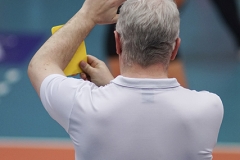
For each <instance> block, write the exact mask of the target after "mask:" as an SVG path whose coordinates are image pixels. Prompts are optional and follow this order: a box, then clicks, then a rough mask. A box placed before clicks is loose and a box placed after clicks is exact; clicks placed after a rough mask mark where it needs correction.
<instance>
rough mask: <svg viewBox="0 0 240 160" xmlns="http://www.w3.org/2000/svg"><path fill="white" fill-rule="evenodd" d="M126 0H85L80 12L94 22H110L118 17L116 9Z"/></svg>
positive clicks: (113, 21)
mask: <svg viewBox="0 0 240 160" xmlns="http://www.w3.org/2000/svg"><path fill="white" fill-rule="evenodd" d="M124 1H126V0H85V2H84V4H83V6H82V8H81V12H83V13H87V15H88V16H89V18H90V19H92V21H93V22H94V23H95V24H112V23H116V22H117V19H118V14H117V10H118V7H119V6H120V5H122V4H123V2H124Z"/></svg>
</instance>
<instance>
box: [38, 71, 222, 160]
mask: <svg viewBox="0 0 240 160" xmlns="http://www.w3.org/2000/svg"><path fill="white" fill-rule="evenodd" d="M40 96H41V101H42V103H43V105H44V107H45V108H46V110H47V111H48V113H49V114H50V116H51V117H52V118H53V119H55V120H56V121H57V122H58V123H59V124H60V125H61V126H62V127H63V128H64V129H65V130H66V131H67V133H68V134H69V135H70V137H71V139H72V141H73V143H74V147H75V156H76V159H77V160H211V159H212V150H213V147H214V146H215V144H216V142H217V137H218V132H219V128H220V125H221V122H222V118H223V105H222V102H221V100H220V98H219V97H218V96H217V95H216V94H213V93H209V92H206V91H203V92H197V91H192V90H189V89H185V88H183V87H181V86H180V85H179V83H178V82H177V80H176V79H134V78H126V77H123V76H118V77H117V78H115V79H114V80H112V81H111V83H110V84H109V85H106V86H104V87H97V86H96V85H94V84H93V83H91V82H87V81H83V80H79V79H74V78H66V77H64V76H62V75H57V74H55V75H50V76H48V77H47V78H45V80H44V81H43V83H42V85H41V91H40Z"/></svg>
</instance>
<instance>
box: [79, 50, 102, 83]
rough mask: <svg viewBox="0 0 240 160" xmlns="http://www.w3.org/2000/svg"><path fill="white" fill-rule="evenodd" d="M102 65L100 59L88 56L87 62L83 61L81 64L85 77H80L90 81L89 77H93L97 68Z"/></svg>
mask: <svg viewBox="0 0 240 160" xmlns="http://www.w3.org/2000/svg"><path fill="white" fill-rule="evenodd" d="M99 63H101V61H100V60H99V59H97V58H96V57H94V56H90V55H88V56H87V62H85V61H81V62H80V68H81V69H82V70H83V72H84V73H86V74H87V75H86V74H85V75H80V76H81V77H82V76H83V79H88V75H92V73H93V72H94V69H95V68H97V66H98V65H99Z"/></svg>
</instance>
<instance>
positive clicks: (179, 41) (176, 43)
mask: <svg viewBox="0 0 240 160" xmlns="http://www.w3.org/2000/svg"><path fill="white" fill-rule="evenodd" d="M180 43H181V39H180V38H179V37H178V38H177V39H176V41H175V46H174V49H173V51H172V55H171V60H174V59H175V57H176V55H177V53H178V49H179V47H180Z"/></svg>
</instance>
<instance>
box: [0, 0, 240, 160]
mask: <svg viewBox="0 0 240 160" xmlns="http://www.w3.org/2000/svg"><path fill="white" fill-rule="evenodd" d="M226 1H227V0H226ZM82 3H83V0H68V1H67V0H50V1H49V0H21V1H17V0H0V146H1V143H2V144H3V142H7V141H8V140H9V141H11V142H14V140H16V141H19V140H26V139H34V140H36V139H48V140H52V139H55V140H56V139H57V140H60V141H62V140H64V141H65V140H66V141H68V140H69V137H68V135H67V134H66V132H65V131H64V130H63V129H62V128H61V127H60V126H59V125H58V124H57V123H56V122H55V121H54V120H52V119H51V118H50V116H49V115H48V114H47V112H46V111H45V110H44V108H43V106H42V104H41V102H40V100H39V98H38V96H37V94H36V93H35V91H34V90H33V88H32V86H31V84H30V81H29V79H28V76H27V66H28V63H29V61H30V59H31V57H32V56H33V55H34V53H35V52H36V51H37V49H38V48H39V47H40V46H41V45H42V44H43V43H44V41H46V39H47V38H49V36H50V35H51V32H50V31H51V27H52V26H55V25H60V24H64V23H66V21H67V20H68V19H69V18H71V16H72V15H73V14H75V13H76V12H77V11H78V9H79V8H80V7H81V5H82ZM236 3H237V7H238V15H240V1H239V0H236ZM229 9H231V8H229ZM236 21H237V20H236ZM239 21H240V19H238V22H239ZM106 28H107V27H106V26H105V25H101V26H97V27H95V28H94V30H93V31H92V32H91V33H90V35H89V36H88V37H87V39H86V48H87V53H88V54H91V55H94V56H96V57H98V58H100V59H102V60H104V61H105V60H106V59H107V56H106V48H104V46H105V43H106V41H105V39H106ZM239 30H240V28H239ZM180 37H181V39H182V46H181V49H180V52H181V58H182V61H183V63H184V68H185V74H186V78H187V82H188V88H190V89H193V90H197V91H200V90H207V91H210V92H214V93H216V94H218V95H219V96H220V97H221V99H222V101H223V105H224V109H225V114H224V120H223V123H222V127H221V130H220V134H219V139H218V145H219V146H222V145H225V146H238V147H239V146H240V47H239V46H238V43H237V42H236V39H235V35H234V34H233V32H231V30H230V29H229V27H228V26H227V24H226V22H225V21H224V19H223V17H222V15H221V14H220V12H219V10H218V8H217V7H216V5H215V4H214V3H212V1H211V0H189V1H187V3H186V4H185V5H184V8H182V10H181V33H180ZM239 153H240V151H239ZM0 157H1V150H0ZM0 159H1V158H0Z"/></svg>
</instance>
